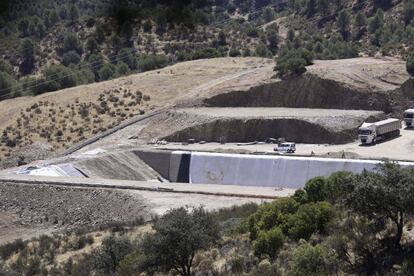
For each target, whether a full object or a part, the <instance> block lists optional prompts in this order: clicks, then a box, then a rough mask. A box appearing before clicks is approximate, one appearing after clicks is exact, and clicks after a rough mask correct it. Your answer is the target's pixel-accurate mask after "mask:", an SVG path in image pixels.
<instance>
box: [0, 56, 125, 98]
mask: <svg viewBox="0 0 414 276" xmlns="http://www.w3.org/2000/svg"><path fill="white" fill-rule="evenodd" d="M127 54H128V53H125V55H124V56H122V55H121V56H120V57H118V58H117V59H115V60H113V61H119V60H121V59H123V58H124V57H125V56H126V55H127ZM110 63H111V62H105V63H103V64H102V66H103V65H105V64H110ZM100 65H101V64H96V65H94V66H91V67H90V68H84V69H81V70H78V71H80V72H81V71H85V70H88V69H91V70H93V69H96V68H98V67H99V66H100ZM77 74H78V72H73V73H70V74H67V75H64V76H59V77H58V78H54V79H50V80H44V81H40V82H37V81H35V82H36V84H35V85H31V86H30V85H29V86H27V87H25V88H21V89H18V90H15V91H12V92H10V93H7V94H3V95H1V96H0V99H4V98H7V96H10V95H13V94H15V93H24V92H28V91H30V90H31V89H32V88H35V87H39V86H41V85H44V84H48V83H51V82H54V81H58V80H61V79H64V78H67V77H70V76H75V75H77ZM54 75H56V76H57V75H58V74H54ZM16 87H19V86H14V87H9V88H5V89H13V88H16ZM5 89H3V90H5Z"/></svg>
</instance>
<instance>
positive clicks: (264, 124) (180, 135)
mask: <svg viewBox="0 0 414 276" xmlns="http://www.w3.org/2000/svg"><path fill="white" fill-rule="evenodd" d="M383 117H384V114H383V113H382V112H379V111H362V110H335V109H331V110H328V109H301V108H185V109H178V110H175V111H171V112H168V113H166V114H165V115H164V116H160V117H159V118H158V119H157V120H156V121H154V122H152V124H150V125H149V126H147V127H146V128H144V129H143V131H142V133H141V135H142V136H147V137H158V138H159V139H165V140H166V141H170V142H185V141H188V139H195V140H196V141H206V142H219V141H226V142H252V141H264V140H266V139H267V138H281V137H283V138H285V139H287V140H289V141H294V142H297V143H310V144H343V143H347V142H351V141H353V140H355V138H356V137H357V128H358V127H359V126H360V125H361V124H362V122H364V121H374V120H377V119H381V118H383ZM162 133H166V134H167V135H161V134H162Z"/></svg>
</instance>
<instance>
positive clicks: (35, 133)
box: [0, 58, 269, 160]
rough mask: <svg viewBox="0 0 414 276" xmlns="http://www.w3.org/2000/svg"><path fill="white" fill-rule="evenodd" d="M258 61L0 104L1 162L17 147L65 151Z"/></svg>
mask: <svg viewBox="0 0 414 276" xmlns="http://www.w3.org/2000/svg"><path fill="white" fill-rule="evenodd" d="M268 63H269V60H267V59H260V58H219V59H211V60H197V61H191V62H183V63H180V64H177V65H174V66H170V67H167V68H164V69H161V70H156V71H151V72H146V73H141V74H135V75H130V76H128V77H122V78H119V79H115V80H110V81H106V82H101V83H94V84H90V85H82V86H78V87H74V88H70V89H65V90H61V91H57V92H51V93H46V94H42V95H39V96H36V97H21V98H16V99H11V100H6V101H1V102H0V140H1V141H0V160H1V159H3V158H5V157H8V156H11V155H12V154H13V152H14V151H15V150H17V149H18V148H20V147H23V146H27V145H30V144H32V143H35V142H44V143H49V144H50V145H51V146H52V147H53V150H54V151H56V150H61V149H64V148H67V147H69V146H71V145H73V144H74V143H77V142H79V141H82V140H85V139H87V138H89V137H91V136H92V135H94V134H96V133H99V132H101V131H104V130H106V129H108V128H111V127H113V126H115V125H117V124H119V123H120V122H122V121H123V120H125V119H128V118H130V117H131V116H134V115H137V114H142V113H145V112H148V111H149V110H152V109H155V108H159V107H162V106H165V105H168V104H172V103H173V102H174V101H175V100H177V99H179V98H180V97H182V96H184V95H186V94H188V93H190V92H191V91H192V90H193V89H196V88H197V87H199V86H202V85H205V84H208V83H209V82H212V81H214V80H217V79H220V78H223V77H227V76H231V75H233V74H237V73H239V72H242V71H245V70H249V69H252V68H256V67H259V66H263V65H265V64H268Z"/></svg>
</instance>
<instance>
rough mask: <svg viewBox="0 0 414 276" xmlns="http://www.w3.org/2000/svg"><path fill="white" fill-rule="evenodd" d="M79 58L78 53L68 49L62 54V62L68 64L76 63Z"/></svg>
mask: <svg viewBox="0 0 414 276" xmlns="http://www.w3.org/2000/svg"><path fill="white" fill-rule="evenodd" d="M80 60H81V57H80V55H79V54H78V53H77V52H76V51H69V52H67V53H64V54H63V56H62V64H63V65H65V66H68V65H69V64H78V63H79V62H80Z"/></svg>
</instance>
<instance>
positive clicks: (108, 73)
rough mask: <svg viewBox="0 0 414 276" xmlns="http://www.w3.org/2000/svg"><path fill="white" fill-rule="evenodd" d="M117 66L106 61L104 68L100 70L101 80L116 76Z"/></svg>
mask: <svg viewBox="0 0 414 276" xmlns="http://www.w3.org/2000/svg"><path fill="white" fill-rule="evenodd" d="M115 72H116V68H115V66H114V65H113V64H111V63H105V64H104V65H103V66H102V68H101V69H100V70H99V73H98V74H99V80H101V81H104V80H109V79H111V78H113V77H114V75H115Z"/></svg>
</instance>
